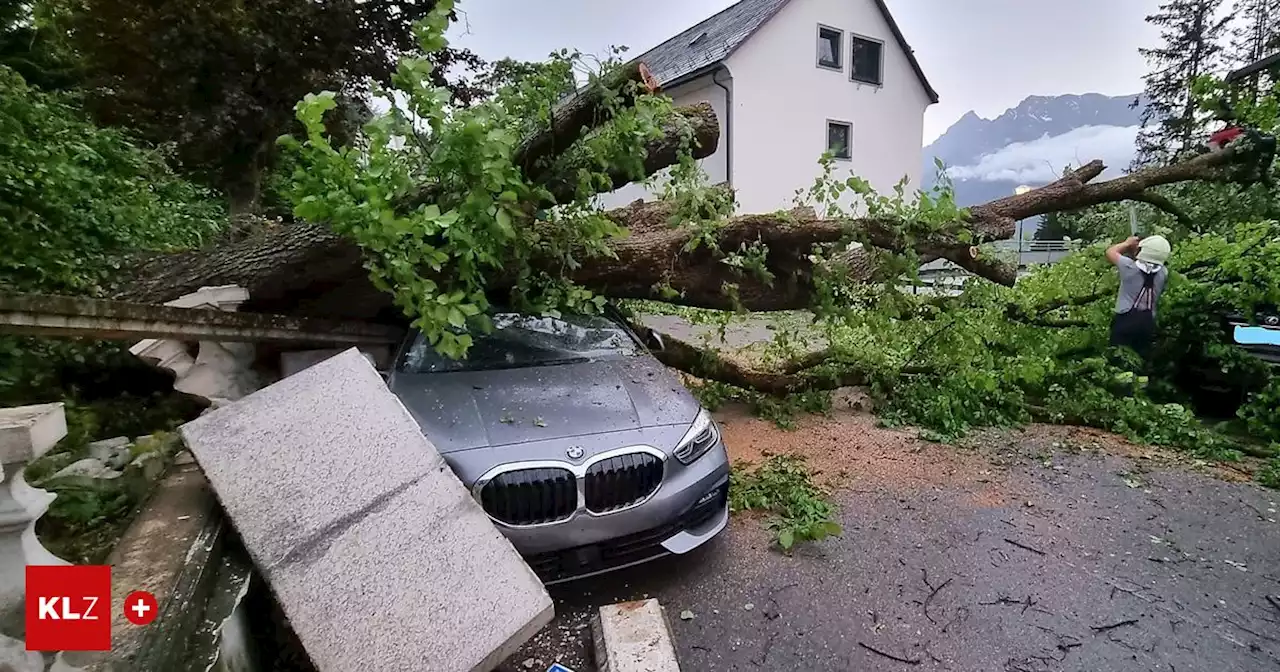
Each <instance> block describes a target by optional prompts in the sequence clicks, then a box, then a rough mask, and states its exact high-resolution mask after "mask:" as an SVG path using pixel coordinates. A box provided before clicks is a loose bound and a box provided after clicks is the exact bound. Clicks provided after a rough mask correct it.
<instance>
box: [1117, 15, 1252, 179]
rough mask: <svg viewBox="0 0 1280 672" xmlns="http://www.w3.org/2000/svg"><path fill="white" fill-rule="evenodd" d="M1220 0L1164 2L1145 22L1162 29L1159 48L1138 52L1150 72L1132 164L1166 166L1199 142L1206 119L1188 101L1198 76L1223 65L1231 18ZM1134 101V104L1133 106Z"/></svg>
mask: <svg viewBox="0 0 1280 672" xmlns="http://www.w3.org/2000/svg"><path fill="white" fill-rule="evenodd" d="M1223 4H1224V3H1223V0H1166V1H1165V2H1164V3H1162V4H1161V5H1160V8H1159V11H1157V12H1156V13H1155V14H1152V15H1151V16H1148V17H1147V22H1148V23H1151V24H1152V25H1155V26H1159V27H1160V39H1161V40H1162V44H1161V45H1160V46H1159V47H1156V48H1154V49H1140V50H1139V51H1140V52H1141V53H1142V55H1143V56H1145V57H1146V58H1147V62H1148V64H1149V65H1150V67H1151V73H1150V74H1148V75H1147V76H1146V77H1145V83H1146V90H1145V92H1144V96H1143V98H1144V99H1145V102H1146V107H1145V108H1144V109H1143V111H1142V124H1143V130H1142V132H1141V133H1139V134H1138V158H1137V161H1136V163H1137V164H1139V165H1148V164H1153V163H1168V162H1170V161H1172V160H1174V159H1175V158H1176V157H1178V156H1179V155H1181V154H1183V153H1184V152H1186V151H1188V150H1191V149H1193V148H1194V147H1195V146H1196V144H1197V143H1199V141H1200V140H1201V138H1200V136H1201V135H1202V134H1203V131H1204V129H1205V126H1206V123H1207V118H1206V117H1205V115H1203V114H1200V113H1199V112H1198V111H1197V109H1196V105H1195V101H1194V99H1193V98H1192V96H1191V86H1192V83H1193V82H1194V81H1195V79H1196V78H1197V77H1200V76H1201V75H1207V74H1210V73H1212V72H1215V71H1216V69H1217V68H1219V67H1220V66H1221V64H1222V55H1223V54H1222V49H1223V40H1224V37H1225V33H1226V27H1227V22H1228V21H1229V18H1230V17H1227V16H1222V14H1223V12H1221V11H1219V10H1220V9H1222V5H1223ZM1136 104H1137V101H1135V105H1136Z"/></svg>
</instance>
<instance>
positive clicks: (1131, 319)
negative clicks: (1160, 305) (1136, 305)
mask: <svg viewBox="0 0 1280 672" xmlns="http://www.w3.org/2000/svg"><path fill="white" fill-rule="evenodd" d="M1155 340H1156V317H1155V314H1154V313H1152V312H1151V311H1149V310H1130V311H1127V312H1124V313H1116V314H1115V315H1113V316H1112V318H1111V345H1112V347H1126V348H1131V349H1132V350H1133V351H1134V352H1136V353H1138V356H1139V357H1142V358H1143V359H1146V358H1147V357H1148V356H1149V355H1150V354H1151V346H1152V344H1153V343H1154V342H1155Z"/></svg>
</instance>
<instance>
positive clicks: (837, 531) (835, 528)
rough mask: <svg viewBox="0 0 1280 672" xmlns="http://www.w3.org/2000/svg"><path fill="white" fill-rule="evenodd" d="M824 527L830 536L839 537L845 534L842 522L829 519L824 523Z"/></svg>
mask: <svg viewBox="0 0 1280 672" xmlns="http://www.w3.org/2000/svg"><path fill="white" fill-rule="evenodd" d="M822 527H823V531H825V532H826V533H827V535H828V536H832V537H838V536H840V535H841V534H844V530H843V529H842V528H841V527H840V523H837V522H835V521H831V520H828V521H827V522H825V523H823V524H822Z"/></svg>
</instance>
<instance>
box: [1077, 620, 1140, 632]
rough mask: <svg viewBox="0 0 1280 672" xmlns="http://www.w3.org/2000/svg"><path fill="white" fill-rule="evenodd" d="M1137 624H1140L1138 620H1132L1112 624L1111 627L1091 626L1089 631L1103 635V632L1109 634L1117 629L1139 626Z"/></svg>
mask: <svg viewBox="0 0 1280 672" xmlns="http://www.w3.org/2000/svg"><path fill="white" fill-rule="evenodd" d="M1137 624H1138V619H1136V618H1130V619H1127V620H1124V621H1120V622H1119V623H1112V624H1111V625H1091V626H1089V629H1090V630H1093V631H1094V633H1102V632H1107V631H1108V630H1115V629H1116V628H1123V627H1125V626H1127V625H1137Z"/></svg>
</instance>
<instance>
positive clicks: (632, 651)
mask: <svg viewBox="0 0 1280 672" xmlns="http://www.w3.org/2000/svg"><path fill="white" fill-rule="evenodd" d="M592 635H593V637H594V639H595V649H596V665H597V666H599V668H600V672H680V663H679V662H678V661H677V659H676V645H675V640H674V639H673V638H672V637H671V627H670V626H669V624H668V623H667V617H666V615H665V614H664V613H663V610H662V605H660V604H658V601H657V600H654V599H649V600H637V601H635V602H622V603H619V604H610V605H607V606H604V607H600V613H599V614H597V615H596V617H595V619H594V622H593V623H592Z"/></svg>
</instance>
